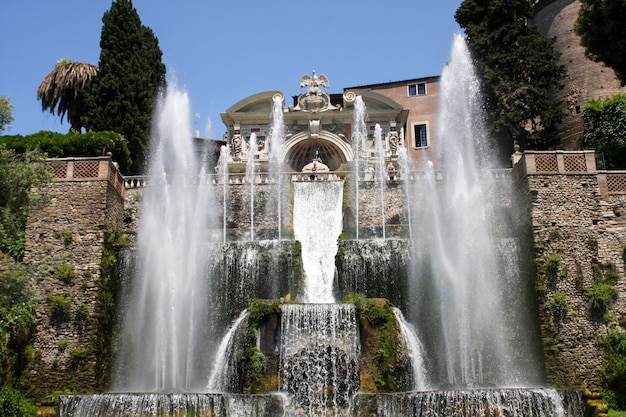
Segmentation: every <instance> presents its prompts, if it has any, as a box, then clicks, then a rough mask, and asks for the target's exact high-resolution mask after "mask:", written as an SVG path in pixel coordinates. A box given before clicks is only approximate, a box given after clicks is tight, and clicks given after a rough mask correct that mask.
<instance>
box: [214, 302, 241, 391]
mask: <svg viewBox="0 0 626 417" xmlns="http://www.w3.org/2000/svg"><path fill="white" fill-rule="evenodd" d="M247 317H248V310H244V311H242V312H241V314H240V315H239V317H237V320H235V322H234V323H233V325H232V326H231V327H230V329H229V330H228V332H227V333H226V335H225V336H224V337H223V338H222V341H221V342H220V345H219V346H218V348H217V352H216V355H215V359H216V360H215V363H214V365H213V369H212V370H211V375H209V383H208V384H207V387H206V389H207V391H209V392H231V391H233V389H234V388H233V386H234V385H235V384H234V382H233V379H235V378H237V377H239V375H238V372H237V371H236V370H235V368H236V364H234V363H233V362H232V361H233V359H236V358H235V356H234V355H233V354H232V350H233V349H234V348H235V343H236V341H237V339H236V335H237V331H238V330H239V328H240V326H241V324H242V323H244V321H245V319H246V318H247Z"/></svg>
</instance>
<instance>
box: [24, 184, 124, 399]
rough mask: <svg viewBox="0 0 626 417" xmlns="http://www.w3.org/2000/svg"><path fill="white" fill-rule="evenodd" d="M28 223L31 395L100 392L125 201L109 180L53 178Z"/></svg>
mask: <svg viewBox="0 0 626 417" xmlns="http://www.w3.org/2000/svg"><path fill="white" fill-rule="evenodd" d="M40 195H41V200H40V202H39V204H37V205H36V206H34V207H31V211H30V215H29V218H28V222H27V226H26V244H25V255H24V264H26V265H27V266H28V267H29V269H30V270H32V271H33V272H34V277H33V279H34V281H35V285H36V295H35V302H36V305H37V319H38V325H37V336H36V340H35V342H34V346H33V347H34V351H35V359H34V362H33V364H32V367H31V369H30V378H31V382H32V386H33V390H34V392H33V393H32V394H33V396H35V397H39V396H40V395H43V394H46V395H49V394H50V393H52V392H55V391H57V392H58V391H59V390H64V389H69V390H72V391H76V392H91V391H94V390H95V389H99V388H100V389H101V388H102V387H101V386H98V385H99V383H100V382H99V381H100V378H102V377H103V376H102V375H98V372H97V371H96V369H97V368H98V364H97V361H102V360H107V358H98V357H96V356H95V353H96V352H95V349H94V345H95V344H97V340H96V339H97V334H98V331H99V329H98V325H99V323H98V320H96V317H98V314H99V311H98V309H99V305H98V302H97V299H98V297H99V293H100V291H101V289H100V280H101V279H102V276H101V261H102V256H103V250H104V243H105V239H106V237H107V234H108V233H109V232H114V231H119V230H121V229H122V222H123V210H124V201H123V198H122V196H121V195H120V193H119V191H118V190H116V188H115V187H114V186H113V185H112V184H111V183H110V182H109V181H108V180H106V179H104V180H97V179H95V180H85V181H80V180H72V181H64V180H61V181H53V182H50V183H49V184H48V185H46V186H45V187H44V188H43V189H42V190H40Z"/></svg>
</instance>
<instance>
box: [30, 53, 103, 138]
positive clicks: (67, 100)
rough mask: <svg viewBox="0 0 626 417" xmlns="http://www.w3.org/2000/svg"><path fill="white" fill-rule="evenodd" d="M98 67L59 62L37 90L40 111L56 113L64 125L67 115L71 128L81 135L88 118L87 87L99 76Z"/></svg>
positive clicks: (79, 63)
mask: <svg viewBox="0 0 626 417" xmlns="http://www.w3.org/2000/svg"><path fill="white" fill-rule="evenodd" d="M97 71H98V67H96V66H95V65H92V64H86V63H82V62H72V61H67V60H65V59H61V60H59V62H57V64H56V65H55V66H54V69H53V70H52V72H51V73H50V74H48V75H46V76H45V77H44V79H43V80H42V81H41V84H39V88H38V89H37V99H38V100H40V101H41V110H42V111H46V110H49V111H50V113H52V114H54V113H55V112H56V113H57V115H58V116H60V117H61V122H63V116H65V115H67V121H68V122H70V125H71V126H70V129H73V130H76V131H77V132H80V131H81V129H82V127H83V124H82V118H83V117H84V115H85V102H84V93H83V91H84V90H85V87H86V86H87V85H89V82H90V81H91V79H92V78H93V77H94V75H95V74H96V73H97Z"/></svg>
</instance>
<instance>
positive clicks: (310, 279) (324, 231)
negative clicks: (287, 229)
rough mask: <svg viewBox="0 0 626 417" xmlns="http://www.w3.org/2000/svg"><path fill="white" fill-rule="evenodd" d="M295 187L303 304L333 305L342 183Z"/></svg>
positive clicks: (299, 185)
mask: <svg viewBox="0 0 626 417" xmlns="http://www.w3.org/2000/svg"><path fill="white" fill-rule="evenodd" d="M293 187H294V204H293V223H294V224H293V229H294V235H295V238H296V240H298V241H300V243H301V244H302V268H303V270H304V276H305V277H304V301H305V302H307V303H333V302H335V299H334V296H333V282H334V278H335V254H336V253H337V239H338V238H339V235H340V234H341V230H342V213H341V207H342V199H343V181H306V182H294V183H293Z"/></svg>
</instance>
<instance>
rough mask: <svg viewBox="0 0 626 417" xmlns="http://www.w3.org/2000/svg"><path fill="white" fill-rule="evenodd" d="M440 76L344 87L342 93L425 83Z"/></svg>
mask: <svg viewBox="0 0 626 417" xmlns="http://www.w3.org/2000/svg"><path fill="white" fill-rule="evenodd" d="M440 77H441V76H440V75H431V76H430V77H420V78H411V79H408V80H399V81H389V82H386V83H376V84H366V85H360V86H356V87H345V88H344V91H347V90H357V89H358V90H364V89H368V88H372V87H382V86H385V85H393V84H409V83H415V82H419V81H425V80H429V79H433V78H440Z"/></svg>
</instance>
